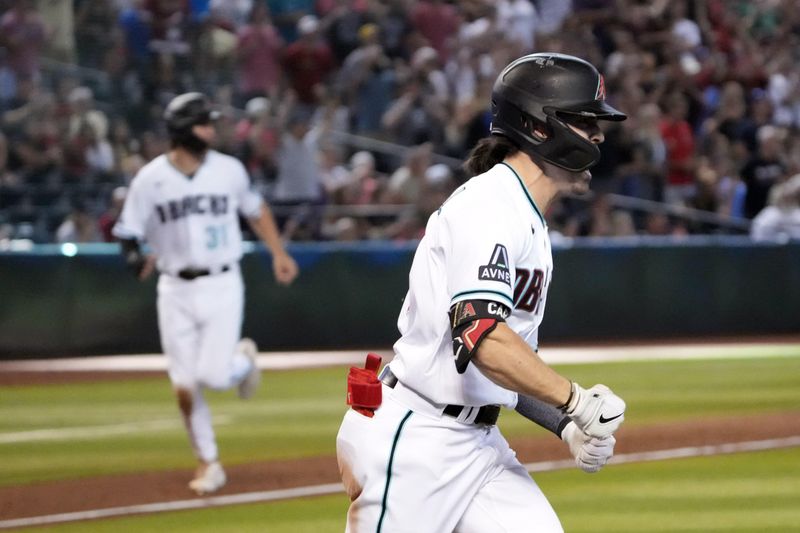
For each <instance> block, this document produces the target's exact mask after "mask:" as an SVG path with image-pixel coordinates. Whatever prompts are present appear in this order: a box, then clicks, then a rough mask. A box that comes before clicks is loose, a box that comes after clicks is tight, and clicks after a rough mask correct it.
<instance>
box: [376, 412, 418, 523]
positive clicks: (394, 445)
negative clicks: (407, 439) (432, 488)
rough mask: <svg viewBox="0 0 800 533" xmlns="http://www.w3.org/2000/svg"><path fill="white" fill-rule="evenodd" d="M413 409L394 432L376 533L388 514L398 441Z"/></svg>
mask: <svg viewBox="0 0 800 533" xmlns="http://www.w3.org/2000/svg"><path fill="white" fill-rule="evenodd" d="M411 413H412V412H411V411H409V412H408V413H406V416H404V417H403V420H402V421H401V422H400V425H399V426H398V427H397V433H395V434H394V442H393V443H392V453H391V454H389V466H388V467H387V468H386V487H385V488H384V489H383V503H382V504H381V517H380V519H379V520H378V529H377V531H376V533H381V527H383V517H384V516H386V500H387V499H388V497H389V481H391V479H392V463H393V462H394V452H395V450H396V449H397V441H399V440H400V432H401V431H403V426H404V425H405V424H406V421H407V420H408V419H409V418H411Z"/></svg>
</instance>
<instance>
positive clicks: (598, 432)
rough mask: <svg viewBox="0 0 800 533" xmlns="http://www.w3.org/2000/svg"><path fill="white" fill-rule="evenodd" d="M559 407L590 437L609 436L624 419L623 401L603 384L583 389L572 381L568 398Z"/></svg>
mask: <svg viewBox="0 0 800 533" xmlns="http://www.w3.org/2000/svg"><path fill="white" fill-rule="evenodd" d="M561 409H562V410H563V411H564V413H566V415H567V416H568V417H570V418H571V419H572V421H573V422H575V424H577V426H578V428H579V429H580V430H581V431H583V432H584V433H586V434H587V435H589V436H590V437H597V438H601V439H602V438H603V437H609V436H611V435H613V434H614V432H615V431H617V429H619V426H620V424H622V421H623V420H625V402H624V401H623V399H622V398H620V397H619V396H617V395H616V394H614V393H613V392H611V389H609V388H608V387H606V386H605V385H595V386H594V387H592V388H591V389H589V390H585V389H584V388H582V387H581V386H580V385H578V384H577V383H575V382H573V383H572V392H571V393H570V397H569V400H567V403H566V404H565V405H562V406H561Z"/></svg>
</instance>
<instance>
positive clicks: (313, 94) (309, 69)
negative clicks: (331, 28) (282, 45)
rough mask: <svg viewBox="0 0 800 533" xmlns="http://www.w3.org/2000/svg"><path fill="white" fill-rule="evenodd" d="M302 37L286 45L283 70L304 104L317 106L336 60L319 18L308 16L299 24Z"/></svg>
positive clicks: (298, 30)
mask: <svg viewBox="0 0 800 533" xmlns="http://www.w3.org/2000/svg"><path fill="white" fill-rule="evenodd" d="M297 32H298V35H299V38H298V39H297V41H296V42H294V43H292V44H290V45H289V46H287V47H286V50H285V52H284V55H283V60H282V63H281V64H282V66H283V71H284V73H285V74H286V77H287V78H288V84H289V86H290V87H291V89H292V90H293V91H294V92H295V93H296V95H297V99H298V100H299V101H300V103H301V104H303V105H317V104H318V103H319V102H320V101H321V97H322V95H323V93H324V88H323V84H324V83H325V82H326V81H327V80H328V78H329V76H330V75H331V74H332V73H333V71H334V68H335V66H336V63H335V61H334V58H333V55H332V54H331V50H330V47H329V46H328V44H327V43H326V42H325V41H324V40H323V39H322V38H321V34H320V25H319V19H317V17H316V16H314V15H306V16H304V17H303V18H301V19H300V20H299V21H298V23H297Z"/></svg>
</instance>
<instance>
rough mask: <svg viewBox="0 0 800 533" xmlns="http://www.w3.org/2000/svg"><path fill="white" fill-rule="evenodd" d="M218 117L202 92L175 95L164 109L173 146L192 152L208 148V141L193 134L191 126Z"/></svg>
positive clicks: (211, 120)
mask: <svg viewBox="0 0 800 533" xmlns="http://www.w3.org/2000/svg"><path fill="white" fill-rule="evenodd" d="M217 118H219V111H217V110H215V109H214V108H213V107H212V105H211V102H210V101H209V100H208V98H206V97H205V95H203V94H202V93H196V92H194V93H185V94H181V95H179V96H176V97H175V98H173V99H172V101H171V102H170V103H169V105H167V109H166V110H165V111H164V120H165V121H166V123H167V131H168V132H169V137H170V140H171V141H172V144H173V146H182V147H184V148H186V149H187V150H189V151H191V152H194V153H202V152H204V151H205V150H207V149H208V143H207V142H206V141H204V140H203V139H201V138H200V137H198V136H197V135H195V134H194V133H193V132H192V128H194V127H195V126H200V125H206V124H211V123H212V122H213V121H214V120H216V119H217Z"/></svg>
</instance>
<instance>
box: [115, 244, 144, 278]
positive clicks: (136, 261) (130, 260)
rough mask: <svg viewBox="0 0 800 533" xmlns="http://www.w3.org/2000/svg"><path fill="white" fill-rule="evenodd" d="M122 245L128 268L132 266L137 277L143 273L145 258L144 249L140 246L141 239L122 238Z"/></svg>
mask: <svg viewBox="0 0 800 533" xmlns="http://www.w3.org/2000/svg"><path fill="white" fill-rule="evenodd" d="M119 244H120V247H121V248H122V256H123V257H124V258H125V263H127V265H128V268H130V269H131V270H132V271H133V273H134V275H136V276H137V277H138V276H139V274H141V273H142V269H143V268H144V264H145V260H144V255H143V254H142V250H141V249H140V248H139V241H137V240H136V239H122V240H120V243H119Z"/></svg>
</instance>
